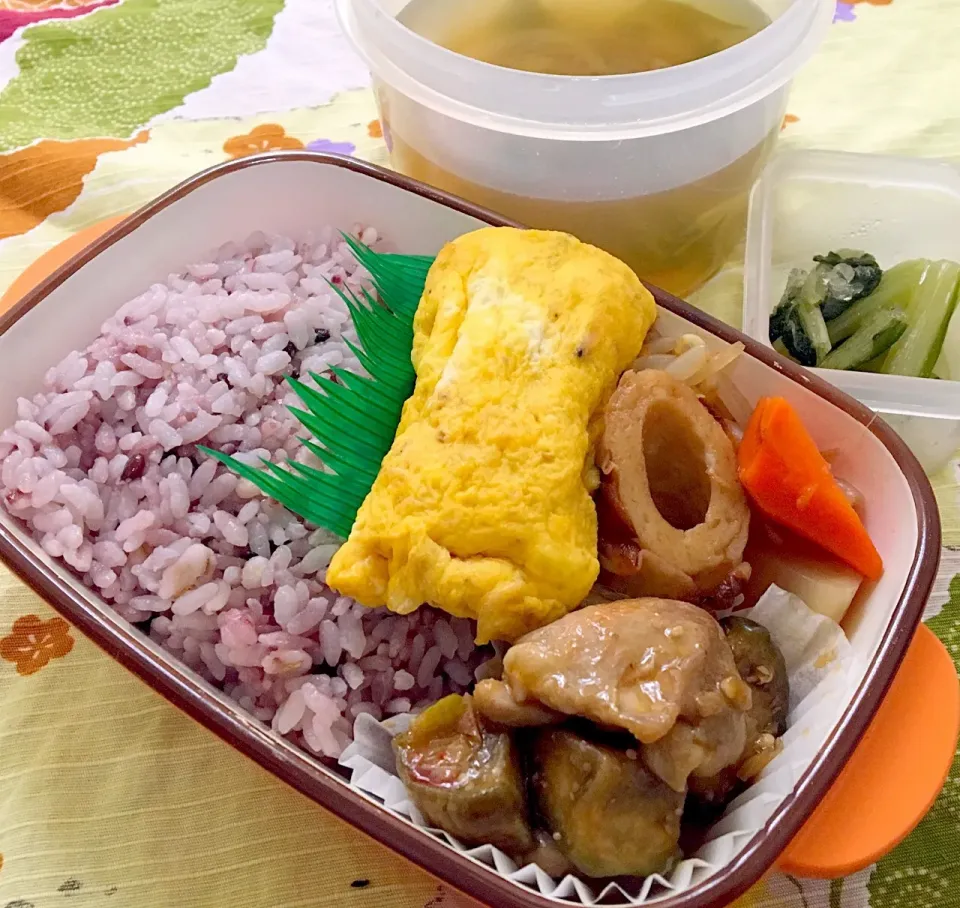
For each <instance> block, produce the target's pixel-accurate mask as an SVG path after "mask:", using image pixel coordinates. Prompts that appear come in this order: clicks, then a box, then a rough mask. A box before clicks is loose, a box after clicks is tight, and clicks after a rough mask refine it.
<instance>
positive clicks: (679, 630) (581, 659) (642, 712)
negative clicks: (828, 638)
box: [475, 599, 751, 791]
mask: <svg viewBox="0 0 960 908" xmlns="http://www.w3.org/2000/svg"><path fill="white" fill-rule="evenodd" d="M475 700H476V705H477V709H478V710H480V711H481V712H482V713H484V714H485V715H489V716H490V717H491V718H493V719H495V720H496V721H497V722H500V723H502V724H514V725H531V724H548V723H551V722H555V721H560V720H561V719H562V718H564V717H566V716H580V717H582V718H585V719H588V720H590V721H592V722H594V723H596V724H597V725H599V726H601V727H605V728H612V729H623V730H625V731H628V732H630V733H631V734H632V735H633V736H634V737H635V738H636V739H637V740H638V741H639V742H640V743H641V744H643V745H645V747H644V749H643V754H644V760H645V761H646V763H647V765H648V766H649V768H650V769H652V770H653V771H654V772H655V773H657V775H659V776H660V778H662V779H663V780H664V781H665V782H666V783H667V784H668V785H670V786H671V787H672V788H673V789H674V790H675V791H683V790H684V789H685V787H686V783H687V777H688V776H689V775H690V774H697V775H705V776H710V775H714V774H715V773H717V772H719V771H720V770H721V769H723V768H724V767H726V766H729V765H731V764H732V763H734V762H735V761H736V760H738V759H739V757H740V755H741V753H742V752H743V749H744V744H745V736H746V726H745V713H746V712H747V710H749V709H750V705H751V692H750V688H749V687H748V686H747V685H746V684H745V683H744V681H743V680H742V679H741V677H740V675H739V674H738V672H737V667H736V664H735V663H734V658H733V654H732V652H731V650H730V646H729V644H728V643H727V641H726V638H725V637H724V634H723V631H722V630H721V628H720V625H719V624H717V622H716V621H715V620H714V619H713V617H712V616H711V615H709V614H708V613H707V612H705V611H704V610H702V609H700V608H697V607H696V606H693V605H690V604H689V603H685V602H676V601H672V600H665V599H638V600H626V601H620V602H610V603H605V604H602V605H593V606H588V607H587V608H584V609H581V610H579V611H577V612H574V613H572V614H570V615H567V616H565V617H564V618H561V619H560V620H559V621H556V622H554V623H553V624H551V625H550V626H548V627H545V628H541V629H539V630H536V631H533V632H532V633H530V634H527V635H526V636H525V637H523V638H522V639H521V640H519V641H518V642H517V643H516V644H515V645H514V646H512V647H511V648H510V649H509V650H508V651H507V653H506V655H505V656H504V659H503V680H502V681H495V680H492V679H491V680H486V681H483V682H481V683H480V684H478V685H477V688H476V692H475Z"/></svg>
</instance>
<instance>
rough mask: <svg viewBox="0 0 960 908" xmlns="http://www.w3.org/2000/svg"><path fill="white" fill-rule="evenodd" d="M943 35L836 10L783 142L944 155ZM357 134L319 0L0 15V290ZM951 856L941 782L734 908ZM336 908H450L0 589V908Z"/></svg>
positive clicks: (958, 771)
mask: <svg viewBox="0 0 960 908" xmlns="http://www.w3.org/2000/svg"><path fill="white" fill-rule="evenodd" d="M958 38H960V13H958V11H957V10H956V9H955V2H954V0H860V2H854V3H844V2H839V3H838V4H837V12H836V18H835V23H834V25H833V28H832V29H831V32H830V35H829V37H828V40H827V41H826V43H825V45H824V47H823V48H822V50H821V51H820V53H819V54H818V55H817V57H816V58H815V59H814V60H813V62H812V63H811V64H810V65H809V66H808V67H807V68H806V69H805V70H804V71H803V73H802V74H801V76H800V78H798V80H797V82H796V85H795V90H794V92H793V95H792V99H791V104H790V116H788V117H787V120H786V122H785V124H784V131H783V142H784V143H786V144H793V145H805V146H816V147H823V148H839V149H846V150H851V151H871V152H881V153H894V154H911V155H924V156H932V157H941V158H947V159H956V158H957V156H958V155H960V106H958V105H957V103H956V100H955V99H956V97H957V95H956V86H957V85H960V54H957V52H956V48H957V46H958ZM375 118H376V111H375V107H374V103H373V98H372V95H371V93H370V91H369V88H368V77H367V74H366V72H365V70H364V68H363V66H362V65H361V63H360V62H359V61H358V60H357V59H356V57H355V56H354V55H353V54H352V53H351V51H350V49H349V48H348V47H347V46H346V44H345V42H344V41H343V39H342V38H341V37H340V35H339V34H338V32H337V28H336V24H335V20H334V16H333V11H332V4H331V0H59V2H58V0H0V292H2V290H4V289H5V288H6V287H7V286H9V284H10V283H11V282H12V281H13V279H14V278H15V277H16V276H17V275H18V274H19V272H20V271H21V270H22V269H23V268H24V267H25V266H26V265H27V264H29V263H30V262H31V261H33V260H34V259H35V258H36V257H37V256H38V255H40V254H41V253H43V252H44V251H45V250H47V249H49V248H50V247H52V246H53V245H55V244H56V243H58V242H60V241H61V240H63V239H64V238H66V237H68V236H70V235H71V234H73V233H75V232H77V231H78V230H81V229H82V228H84V227H86V226H88V225H90V224H93V223H95V222H97V221H99V220H102V219H103V218H106V217H110V216H114V215H117V214H122V213H125V212H129V211H132V210H133V209H135V208H137V207H138V206H140V205H141V204H143V203H144V202H146V201H148V200H150V199H151V198H153V197H154V196H156V195H157V194H158V193H160V192H162V191H163V190H165V189H167V188H169V187H170V186H171V185H173V184H174V183H176V182H178V181H179V180H181V179H183V178H185V177H187V176H189V175H190V174H192V173H195V172H196V171H198V170H200V169H202V168H204V167H206V166H209V165H210V164H214V163H217V162H219V161H223V160H226V159H228V158H230V157H238V156H242V155H246V154H252V153H255V152H257V151H261V150H268V149H271V148H300V147H310V148H317V149H326V150H333V151H339V152H341V153H347V154H355V155H357V156H359V157H363V158H366V159H369V160H374V161H376V162H378V163H385V162H386V151H385V149H384V146H383V141H382V138H381V136H380V131H379V127H378V125H377V123H376V119H375ZM958 229H960V226H958ZM740 293H741V268H740V265H739V263H738V262H733V263H732V264H731V265H730V267H729V268H728V269H727V270H725V271H724V272H723V273H722V274H721V275H719V276H718V277H717V278H716V279H715V280H714V281H713V282H711V284H710V286H709V287H707V288H706V289H705V290H703V291H701V292H700V293H699V294H697V296H696V298H695V300H694V301H695V302H697V303H698V304H700V305H701V306H703V307H704V308H707V309H709V310H711V311H713V312H715V313H716V314H719V315H720V316H721V317H723V318H726V319H728V320H730V321H732V322H734V323H736V322H737V321H738V318H739V299H740ZM934 480H935V485H936V489H937V494H938V500H939V503H940V508H941V514H942V517H943V521H944V530H945V533H944V539H945V544H946V545H947V546H948V548H947V549H946V550H945V552H944V559H943V567H942V570H941V573H940V577H939V580H938V584H937V590H936V592H935V594H934V596H933V598H932V600H931V602H930V605H929V607H928V611H927V618H928V620H929V623H930V626H931V627H932V628H933V630H934V631H935V632H936V633H937V634H938V635H939V636H940V637H941V639H942V640H944V642H945V643H946V644H947V646H948V647H949V649H950V651H951V653H952V655H953V656H954V659H955V661H956V660H957V659H960V554H958V553H957V552H955V551H954V550H953V549H952V548H949V546H954V545H960V515H958V477H957V472H956V465H955V464H952V465H951V466H950V467H949V468H948V469H946V470H944V471H942V472H941V473H940V474H939V475H938V476H936V477H935V478H934ZM878 796H882V793H878ZM958 844H960V764H955V765H954V772H953V774H952V775H951V778H950V780H949V782H948V783H947V786H946V788H945V790H944V792H943V794H942V795H941V797H940V799H939V800H938V801H937V803H936V805H935V806H934V808H933V810H932V811H931V812H930V814H929V816H928V817H927V818H926V819H925V820H924V821H923V823H922V824H921V826H920V827H919V828H918V829H917V831H916V832H914V833H913V835H911V836H910V838H909V839H907V841H906V842H905V843H904V844H903V845H901V846H900V848H898V849H897V851H896V852H894V853H893V854H892V855H890V856H889V857H887V858H885V859H884V860H882V861H881V862H880V863H879V864H878V865H876V866H875V867H872V868H870V869H868V870H866V871H864V872H862V873H860V874H857V875H856V876H853V877H849V878H847V879H845V880H840V881H834V882H832V883H830V882H823V881H805V880H798V879H794V878H792V877H785V876H782V875H772V876H770V877H768V878H767V879H766V880H765V881H763V882H762V883H761V884H759V885H758V886H757V887H756V888H755V889H754V890H753V891H752V892H751V893H749V894H748V895H747V896H745V897H744V898H743V899H742V901H741V905H742V906H743V908H746V906H750V908H866V906H868V905H870V906H875V908H893V906H899V905H904V906H910V908H927V906H930V908H932V906H947V908H949V906H958V908H960V857H958V847H957V846H958ZM345 904H350V905H356V906H370V908H372V906H377V908H421V906H430V908H440V906H466V905H468V904H470V903H469V900H467V899H465V898H464V897H463V896H461V895H459V894H457V893H454V892H453V891H449V890H447V889H446V888H444V887H442V886H438V885H437V883H436V881H435V880H433V879H431V878H430V877H428V876H426V875H425V874H423V873H421V872H420V871H418V870H417V869H416V868H414V867H412V866H411V865H409V864H407V863H405V862H404V861H402V860H401V859H399V858H396V857H395V856H393V855H392V854H391V853H389V852H387V851H386V850H385V849H382V848H380V847H379V846H377V845H375V844H374V843H372V842H370V841H369V840H367V839H365V838H364V837H363V836H361V835H359V834H358V833H356V832H354V831H353V830H352V829H351V828H350V827H349V826H347V825H346V824H344V823H341V822H340V821H338V820H335V819H333V818H332V817H330V816H329V815H328V814H326V813H325V812H324V811H322V810H320V809H319V808H317V807H316V806H315V805H313V804H312V803H311V802H308V801H307V800H306V799H304V798H302V797H300V796H299V795H297V794H295V793H293V792H291V791H290V790H288V789H287V788H285V787H284V786H283V785H281V784H280V783H278V782H276V781H275V780H274V779H273V778H272V777H270V776H269V775H267V774H266V773H264V772H262V771H261V770H260V769H259V768H257V767H256V766H253V765H252V764H250V763H248V762H247V761H245V760H244V759H242V758H241V757H239V756H238V755H237V754H235V753H233V752H232V751H231V750H230V749H229V748H227V747H226V746H225V745H223V744H221V743H220V742H219V741H217V740H215V739H214V738H212V737H211V736H210V735H209V734H207V733H206V732H205V731H203V730H202V729H200V728H199V727H197V726H195V725H193V724H192V723H191V722H190V720H188V719H186V718H185V717H184V716H182V715H181V714H179V713H178V712H177V710H175V709H174V708H173V707H172V706H170V705H169V704H167V703H165V702H164V701H162V700H160V699H159V698H157V697H156V696H155V695H154V694H153V693H152V692H150V691H149V690H147V689H146V688H145V687H143V686H142V685H141V684H140V683H139V682H138V681H136V680H135V679H134V678H133V676H131V675H129V674H127V673H126V672H125V671H124V670H123V669H121V668H120V667H119V666H117V665H116V664H114V663H113V662H112V661H111V660H110V659H109V658H108V657H107V656H106V655H104V654H102V653H101V652H99V651H98V650H97V649H96V648H94V647H93V646H92V644H90V643H89V642H87V641H86V640H84V639H82V638H80V637H79V635H78V634H77V633H76V632H75V631H73V630H72V629H71V628H69V627H67V626H66V624H65V623H63V622H62V621H60V619H58V618H56V617H55V615H54V613H53V611H52V610H51V609H50V608H49V606H47V605H46V604H45V603H43V602H41V601H39V600H38V599H37V598H36V597H35V596H33V594H31V593H30V592H29V591H27V590H26V589H25V588H24V587H23V586H22V585H21V584H20V583H19V582H18V581H16V580H15V579H14V578H13V577H12V576H10V575H9V573H7V572H6V571H5V570H4V569H2V568H0V908H49V906H64V908H87V906H90V908H92V906H98V908H99V906H101V905H103V906H114V905H116V906H124V908H154V906H156V908H168V906H171V908H172V906H178V908H190V906H197V908H210V906H214V908H220V906H223V908H246V906H249V908H281V906H282V908H294V906H302V908H308V906H318V905H331V906H333V905H337V906H339V905H345Z"/></svg>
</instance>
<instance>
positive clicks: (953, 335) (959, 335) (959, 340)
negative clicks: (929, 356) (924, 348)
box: [933, 306, 960, 381]
mask: <svg viewBox="0 0 960 908" xmlns="http://www.w3.org/2000/svg"><path fill="white" fill-rule="evenodd" d="M933 374H934V375H936V377H937V378H945V379H947V380H948V381H960V306H957V307H956V308H955V309H954V310H953V315H952V316H951V317H950V324H949V325H947V333H946V334H945V335H944V336H943V343H942V344H941V346H940V353H939V354H938V355H937V362H936V364H935V365H934V367H933Z"/></svg>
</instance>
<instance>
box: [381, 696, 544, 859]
mask: <svg viewBox="0 0 960 908" xmlns="http://www.w3.org/2000/svg"><path fill="white" fill-rule="evenodd" d="M393 750H394V754H395V756H396V758H397V772H398V773H399V775H400V779H401V781H402V782H403V784H404V786H405V787H406V789H407V794H408V795H409V796H410V800H411V801H412V802H413V803H414V804H415V805H416V807H417V809H418V810H419V811H420V813H422V814H423V816H424V818H425V819H426V821H427V822H428V823H430V824H431V825H432V826H436V827H438V828H439V829H442V830H444V831H445V832H448V833H450V835H452V836H454V837H455V838H457V839H459V840H460V841H461V842H463V843H464V844H466V845H482V844H486V843H489V844H491V845H495V846H496V847H497V848H500V849H501V850H502V851H505V852H506V853H507V854H509V855H511V856H512V857H515V858H516V859H517V860H522V859H523V858H524V857H525V856H526V855H528V854H530V853H531V852H532V851H533V850H534V848H535V847H536V842H535V840H534V836H533V833H532V832H531V830H530V827H529V824H528V821H527V803H526V785H525V783H524V780H523V777H522V775H521V772H520V759H519V756H518V753H517V750H516V747H515V745H514V742H513V740H512V738H511V737H510V735H509V734H507V733H505V732H501V731H496V730H493V729H491V728H488V727H487V726H485V725H484V723H483V722H482V720H481V719H480V718H479V717H478V716H477V714H476V713H475V712H474V709H473V704H472V701H471V699H470V698H469V697H460V696H455V695H454V696H449V697H445V698H444V699H442V700H439V701H438V702H437V703H435V704H434V705H433V706H431V707H430V708H429V709H427V710H425V711H424V712H423V713H421V714H420V715H419V716H418V717H417V718H416V719H414V720H413V722H412V723H411V725H410V728H409V729H408V730H407V731H406V732H404V733H402V734H399V735H397V737H396V738H394V739H393Z"/></svg>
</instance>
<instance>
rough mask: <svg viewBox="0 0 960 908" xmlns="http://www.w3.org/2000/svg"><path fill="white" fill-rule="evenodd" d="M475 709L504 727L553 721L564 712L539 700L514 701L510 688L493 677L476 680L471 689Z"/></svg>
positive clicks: (552, 723)
mask: <svg viewBox="0 0 960 908" xmlns="http://www.w3.org/2000/svg"><path fill="white" fill-rule="evenodd" d="M473 701H474V705H475V706H476V708H477V712H478V713H480V714H481V715H482V716H484V718H486V719H489V720H490V721H491V722H496V723H497V724H498V725H505V726H506V727H508V728H511V727H512V728H531V727H533V726H537V725H555V724H557V723H559V722H562V721H563V720H564V719H566V716H565V715H564V714H563V713H561V712H557V711H556V710H555V709H548V708H547V707H546V706H543V705H542V704H540V703H517V701H516V700H515V699H514V698H513V694H511V693H510V688H509V687H507V685H506V684H504V683H503V682H502V681H498V680H496V679H495V678H485V679H484V680H483V681H479V682H478V683H477V685H476V687H475V688H474V690H473Z"/></svg>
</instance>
